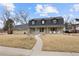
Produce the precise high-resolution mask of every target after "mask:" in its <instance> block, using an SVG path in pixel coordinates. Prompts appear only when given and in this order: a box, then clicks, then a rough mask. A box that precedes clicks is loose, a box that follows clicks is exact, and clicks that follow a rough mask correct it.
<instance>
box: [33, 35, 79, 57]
mask: <svg viewBox="0 0 79 59" xmlns="http://www.w3.org/2000/svg"><path fill="white" fill-rule="evenodd" d="M35 38H36V40H37V42H36V44H35V46H34V48H33V49H32V54H31V55H32V56H79V53H70V52H54V51H42V50H41V49H42V46H43V43H42V39H41V38H40V34H38V35H35Z"/></svg>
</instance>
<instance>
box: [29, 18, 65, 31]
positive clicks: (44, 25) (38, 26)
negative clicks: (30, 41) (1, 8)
mask: <svg viewBox="0 0 79 59" xmlns="http://www.w3.org/2000/svg"><path fill="white" fill-rule="evenodd" d="M28 25H29V31H30V33H40V32H44V33H60V32H63V29H64V19H63V18H62V17H50V18H37V19H32V20H30V21H29V24H28Z"/></svg>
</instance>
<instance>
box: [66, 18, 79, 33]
mask: <svg viewBox="0 0 79 59" xmlns="http://www.w3.org/2000/svg"><path fill="white" fill-rule="evenodd" d="M65 28H66V31H68V32H71V33H79V19H75V23H74V24H67V25H66V24H65Z"/></svg>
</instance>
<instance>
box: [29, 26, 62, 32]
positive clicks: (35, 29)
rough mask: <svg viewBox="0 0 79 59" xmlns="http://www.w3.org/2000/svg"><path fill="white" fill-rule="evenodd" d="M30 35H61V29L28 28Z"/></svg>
mask: <svg viewBox="0 0 79 59" xmlns="http://www.w3.org/2000/svg"><path fill="white" fill-rule="evenodd" d="M29 32H30V33H61V32H63V27H32V28H29Z"/></svg>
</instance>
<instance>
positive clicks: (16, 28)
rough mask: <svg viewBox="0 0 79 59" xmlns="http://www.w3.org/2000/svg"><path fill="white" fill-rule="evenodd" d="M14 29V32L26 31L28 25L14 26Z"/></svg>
mask: <svg viewBox="0 0 79 59" xmlns="http://www.w3.org/2000/svg"><path fill="white" fill-rule="evenodd" d="M14 29H15V30H27V29H28V24H22V25H16V26H15V28H14Z"/></svg>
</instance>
